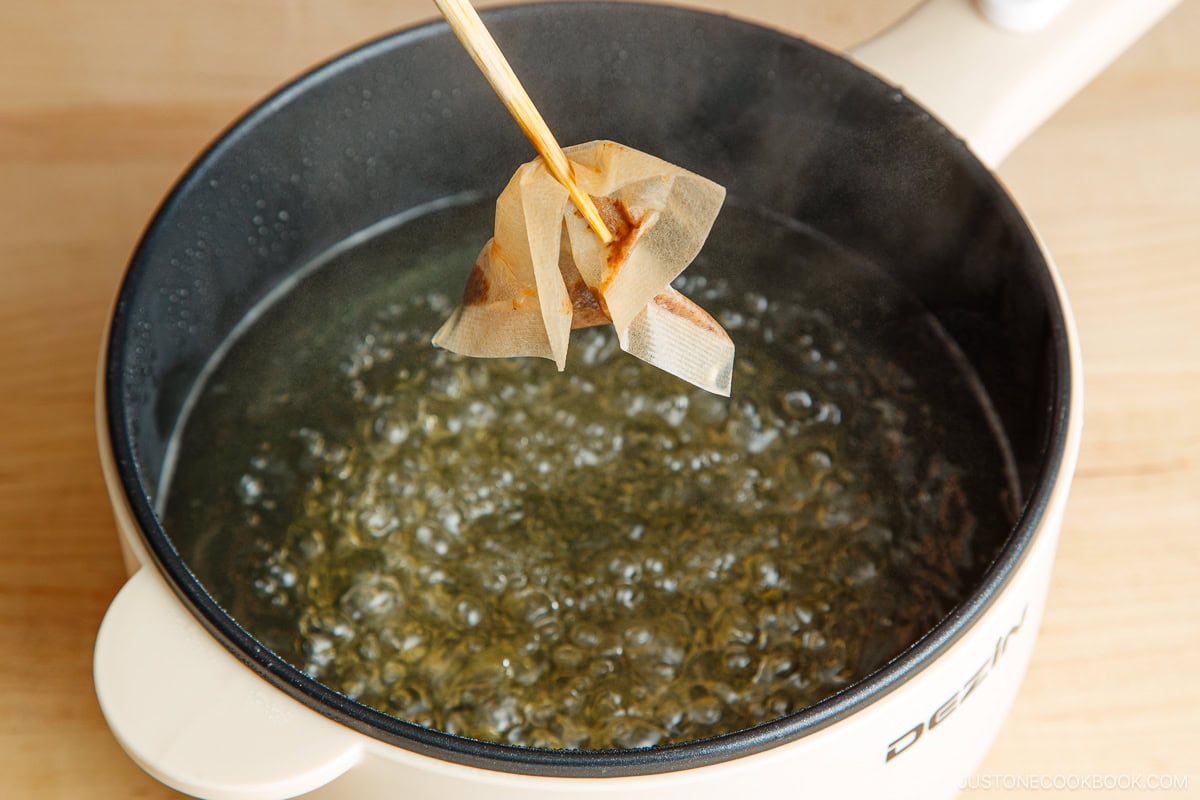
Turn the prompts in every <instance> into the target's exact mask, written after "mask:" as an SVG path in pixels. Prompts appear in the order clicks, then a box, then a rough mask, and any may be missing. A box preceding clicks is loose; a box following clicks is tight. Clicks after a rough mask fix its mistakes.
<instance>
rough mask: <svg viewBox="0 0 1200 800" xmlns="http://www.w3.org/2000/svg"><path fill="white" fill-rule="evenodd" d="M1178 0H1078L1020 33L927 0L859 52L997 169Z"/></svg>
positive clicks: (965, 0)
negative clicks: (1036, 28)
mask: <svg viewBox="0 0 1200 800" xmlns="http://www.w3.org/2000/svg"><path fill="white" fill-rule="evenodd" d="M1024 2H1025V4H1029V3H1031V2H1038V3H1047V2H1049V3H1054V4H1055V5H1061V3H1057V2H1056V0H1024ZM1178 2H1179V0H1073V2H1071V3H1069V4H1068V5H1067V7H1066V8H1065V9H1062V10H1061V12H1060V13H1058V14H1057V16H1054V17H1053V19H1052V20H1050V21H1049V22H1048V23H1046V24H1045V25H1044V27H1042V28H1041V29H1040V30H1037V31H1036V32H1031V33H1015V32H1013V31H1011V30H1004V29H1002V28H1000V27H998V26H996V25H993V24H991V23H989V22H988V21H987V20H986V19H984V17H983V15H982V14H981V13H980V11H979V10H977V8H976V7H975V6H974V5H973V4H972V3H970V2H969V0H927V1H926V2H925V3H924V4H923V5H921V6H920V7H918V8H917V9H916V10H915V11H914V12H913V13H912V14H910V15H909V16H908V17H906V18H904V19H903V20H901V21H900V22H899V23H898V24H897V25H896V26H894V27H892V28H890V29H888V30H886V31H884V32H883V33H882V34H880V35H879V36H878V37H876V38H875V39H872V40H871V41H869V42H867V43H865V44H863V45H861V46H859V47H858V48H856V49H855V50H854V51H853V52H852V56H853V57H854V59H855V60H856V61H858V62H859V63H860V64H862V65H863V66H865V67H866V68H867V69H870V70H871V71H873V72H876V73H878V74H879V75H880V76H882V77H884V78H885V79H886V80H888V81H889V82H891V83H894V84H896V85H898V86H900V87H901V88H902V89H903V90H904V91H905V92H906V93H907V94H908V95H909V96H911V97H912V98H913V99H915V100H916V101H917V102H919V103H921V104H922V105H924V106H925V107H927V108H928V109H929V110H930V111H932V112H933V113H934V114H936V115H937V116H938V117H939V118H940V119H941V120H942V121H943V122H945V123H946V125H947V126H948V127H949V128H950V129H951V130H953V131H954V132H955V133H957V134H958V135H959V136H962V137H963V138H964V139H965V140H966V141H967V143H968V144H969V145H970V146H971V149H972V150H973V151H974V152H975V154H976V155H977V156H978V157H979V159H980V160H981V161H983V162H984V163H985V164H988V165H990V166H995V165H996V164H998V163H1000V162H1001V161H1003V160H1004V158H1005V156H1007V155H1008V154H1009V153H1010V152H1011V151H1012V150H1013V148H1015V147H1016V146H1017V145H1018V144H1020V143H1021V141H1023V140H1024V139H1025V137H1026V136H1028V135H1029V134H1030V133H1032V132H1033V131H1034V130H1035V129H1036V128H1037V127H1038V126H1039V125H1041V124H1042V123H1043V122H1044V121H1045V120H1046V119H1047V118H1048V117H1049V116H1050V115H1051V114H1053V113H1054V112H1055V111H1056V110H1057V109H1058V107H1059V106H1061V105H1062V104H1063V103H1065V102H1066V101H1067V100H1069V99H1070V98H1071V97H1072V96H1073V95H1074V94H1075V93H1076V92H1078V91H1079V90H1080V89H1082V88H1083V87H1084V86H1085V85H1086V84H1087V83H1088V82H1089V81H1090V80H1091V79H1092V78H1093V77H1095V76H1096V75H1097V74H1098V73H1099V72H1101V71H1102V70H1103V69H1104V68H1105V67H1107V66H1108V65H1109V64H1110V63H1111V62H1112V61H1113V60H1114V59H1115V58H1116V57H1117V56H1118V55H1120V54H1121V53H1122V52H1123V51H1124V50H1125V49H1126V48H1127V47H1129V45H1131V44H1132V43H1133V42H1134V41H1136V40H1137V39H1138V38H1139V37H1140V36H1141V35H1142V34H1143V33H1145V32H1146V30H1148V29H1149V28H1150V27H1151V26H1152V25H1154V23H1156V22H1158V20H1160V19H1161V18H1162V17H1163V16H1165V15H1166V13H1167V12H1168V11H1170V10H1171V9H1172V8H1173V7H1174V6H1175V5H1176V4H1177V3H1178ZM992 5H996V4H995V3H993V4H992ZM993 11H994V9H993Z"/></svg>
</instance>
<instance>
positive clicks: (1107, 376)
mask: <svg viewBox="0 0 1200 800" xmlns="http://www.w3.org/2000/svg"><path fill="white" fill-rule="evenodd" d="M1080 2H1087V0H1080ZM700 5H708V6H710V7H718V6H720V5H722V4H721V3H717V2H709V3H700ZM724 5H729V4H728V3H725V4H724ZM911 5H912V2H911V1H907V2H906V0H869V1H863V2H857V3H852V4H848V3H834V2H830V1H829V0H793V1H792V2H783V0H778V1H777V2H775V1H772V0H757V1H752V2H746V3H744V4H738V10H737V13H738V14H739V15H741V16H745V17H749V18H753V19H760V20H766V21H768V22H770V23H771V24H773V25H774V26H776V27H781V28H784V29H786V30H790V31H793V32H797V33H802V34H803V35H806V36H807V37H809V38H812V39H815V40H818V41H822V42H825V43H828V44H830V45H831V46H834V47H844V46H846V45H848V44H850V43H852V42H854V41H857V40H859V39H861V38H862V37H864V36H866V35H868V34H870V33H872V32H874V31H875V30H877V29H878V28H880V27H882V26H883V25H884V24H885V23H886V22H887V21H888V20H889V19H890V18H894V17H896V16H897V15H898V14H900V13H902V12H903V11H904V10H905V9H906V8H908V7H909V6H911ZM433 13H434V9H433V6H432V4H428V3H427V2H423V0H387V1H386V2H385V1H384V0H338V2H334V1H333V0H327V1H326V2H321V0H254V1H253V2H243V1H242V0H205V2H182V0H107V1H106V2H103V3H94V2H89V0H40V1H39V2H34V3H6V4H5V8H4V11H3V12H2V13H0V53H3V60H4V63H5V68H4V69H3V70H2V71H0V797H4V798H101V799H106V798H130V797H139V798H152V797H154V798H156V797H175V796H178V795H176V794H175V793H173V792H171V791H169V790H167V789H165V788H163V787H161V786H160V785H158V784H156V783H155V782H154V781H153V780H151V779H150V778H148V777H147V776H145V775H144V774H143V773H142V772H141V771H140V770H139V769H138V768H137V767H136V766H134V765H133V763H132V762H131V761H130V760H129V759H128V758H127V757H126V756H125V755H124V754H123V752H122V751H121V749H120V748H119V747H118V745H117V743H116V742H115V741H114V740H113V738H112V736H111V735H110V733H109V731H108V729H107V728H106V727H105V725H104V722H103V720H102V718H101V716H100V712H99V709H98V707H97V704H96V700H95V697H94V695H93V693H92V684H91V649H92V644H93V641H94V636H95V631H96V628H97V626H98V625H99V622H100V618H101V616H102V614H103V613H104V609H105V607H106V606H107V604H108V602H109V600H110V599H111V598H112V596H113V594H114V593H115V592H116V591H117V589H118V588H119V587H120V585H121V583H122V579H123V574H122V567H121V561H120V556H119V552H118V548H117V543H116V536H115V532H114V528H113V523H112V519H111V515H110V511H109V505H108V499H107V496H106V494H105V490H104V487H103V485H102V482H101V477H100V469H99V464H98V460H97V456H96V445H95V431H94V424H93V419H92V386H93V376H94V370H95V363H96V357H97V351H98V347H99V343H100V336H101V330H102V328H103V326H104V321H105V318H106V316H107V314H108V313H109V307H110V303H111V301H112V298H113V295H114V292H115V290H116V287H117V284H118V282H119V280H120V277H121V274H122V271H123V269H124V266H125V263H126V260H127V258H128V255H129V253H130V251H131V249H132V247H133V245H134V243H135V241H136V239H137V236H138V235H139V233H140V231H141V229H142V226H143V225H144V224H145V222H146V220H147V219H148V218H149V216H150V215H151V213H152V212H153V210H154V207H155V205H156V203H157V201H158V200H159V198H161V197H162V195H163V194H164V192H165V191H166V189H167V188H168V187H169V185H170V184H171V182H172V180H173V179H174V178H175V177H176V176H177V175H178V174H179V173H180V171H181V170H182V169H183V167H184V166H185V165H186V164H187V163H188V161H189V160H190V159H191V158H192V157H193V156H194V155H195V154H196V153H197V152H199V150H200V149H201V148H202V147H203V146H204V145H205V144H206V143H207V142H208V141H209V140H210V139H211V138H212V137H213V136H214V135H215V134H216V133H217V132H218V131H219V130H220V129H221V128H223V127H224V125H225V124H226V123H227V122H228V121H230V120H231V119H232V118H233V117H235V116H236V115H237V114H238V113H239V112H240V111H241V110H243V109H244V108H245V107H247V106H248V105H249V104H251V103H252V102H253V101H254V100H256V99H257V98H259V97H261V96H262V95H264V94H265V93H266V92H268V91H269V90H270V89H271V88H272V87H274V86H275V85H277V84H279V83H280V82H282V81H283V80H285V79H287V78H288V77H289V76H291V75H294V74H296V73H298V72H300V71H302V70H303V69H304V68H306V67H307V66H309V65H310V64H312V63H314V62H315V61H317V60H320V59H323V58H325V57H326V56H328V55H330V54H332V53H335V52H338V51H340V50H344V49H346V48H347V47H349V46H351V45H352V44H354V43H356V42H358V41H361V40H363V39H366V38H369V37H372V36H374V35H377V34H379V33H380V32H383V31H386V30H388V29H391V28H395V27H399V26H403V25H405V24H407V23H409V22H411V21H413V20H416V19H422V18H429V17H432V16H433ZM1197 42H1200V2H1198V0H1184V2H1183V3H1182V4H1181V6H1180V7H1179V8H1178V9H1177V10H1176V11H1174V12H1173V13H1172V14H1171V16H1169V17H1168V18H1167V19H1166V21H1165V22H1163V23H1162V24H1160V25H1159V26H1158V27H1157V28H1155V29H1154V30H1153V31H1152V32H1151V33H1150V34H1149V35H1148V36H1147V37H1146V38H1145V39H1143V40H1142V41H1141V42H1140V43H1138V44H1137V45H1135V46H1134V48H1133V49H1132V50H1130V51H1129V52H1128V53H1127V54H1126V55H1125V56H1123V57H1122V58H1121V59H1120V60H1119V61H1118V62H1117V63H1116V64H1115V65H1114V66H1113V67H1111V68H1110V69H1109V70H1108V71H1107V72H1106V73H1105V74H1104V75H1102V76H1101V77H1100V78H1099V79H1097V80H1096V81H1095V82H1094V83H1093V84H1092V85H1090V86H1089V87H1087V88H1086V89H1085V90H1084V91H1083V92H1082V93H1081V94H1080V95H1079V96H1078V97H1076V98H1075V99H1074V100H1073V101H1072V102H1071V103H1070V104H1069V105H1068V106H1066V107H1065V108H1064V109H1063V110H1062V111H1061V112H1060V113H1058V114H1057V115H1056V116H1055V117H1054V118H1053V119H1051V120H1050V121H1049V122H1048V123H1047V124H1046V125H1045V126H1044V127H1043V128H1042V129H1041V130H1039V131H1038V132H1037V133H1035V134H1034V135H1033V137H1032V138H1031V139H1029V140H1028V141H1027V142H1026V143H1025V144H1024V145H1022V146H1021V147H1020V149H1019V150H1018V151H1017V152H1016V153H1015V154H1014V155H1013V156H1012V157H1011V158H1010V159H1009V160H1008V161H1007V162H1006V163H1005V164H1004V165H1003V167H1002V168H1001V169H1000V170H999V172H1000V175H1001V177H1002V178H1003V179H1004V181H1005V182H1006V183H1007V185H1008V186H1009V188H1010V189H1011V191H1012V193H1013V194H1014V196H1015V197H1016V198H1017V200H1018V202H1019V203H1020V204H1021V205H1022V206H1023V208H1024V209H1025V211H1026V212H1027V213H1028V215H1029V217H1030V218H1031V219H1032V220H1033V221H1034V222H1035V224H1036V225H1037V226H1038V228H1039V230H1040V231H1041V233H1042V235H1043V237H1044V239H1045V241H1046V242H1047V244H1048V246H1049V249H1050V251H1051V252H1052V253H1053V255H1054V257H1055V259H1056V260H1057V263H1058V265H1059V267H1060V268H1061V271H1062V273H1063V276H1064V279H1065V282H1066V285H1067V288H1068V291H1069V293H1070V296H1071V299H1072V302H1073V304H1074V308H1075V312H1076V315H1077V317H1078V321H1079V327H1080V330H1081V335H1082V343H1083V351H1084V361H1085V374H1086V384H1087V385H1086V395H1087V400H1086V425H1085V434H1084V442H1083V450H1082V454H1081V458H1080V463H1079V472H1078V477H1077V479H1076V482H1075V488H1074V491H1073V494H1072V497H1071V501H1070V506H1069V508H1068V512H1067V519H1066V527H1065V530H1064V533H1063V539H1062V544H1061V548H1060V554H1059V559H1058V563H1057V566H1056V569H1055V573H1054V579H1053V588H1052V591H1051V595H1050V600H1049V607H1048V610H1047V614H1046V618H1045V623H1044V627H1043V630H1042V633H1041V638H1040V640H1039V641H1038V644H1037V650H1036V653H1035V655H1034V659H1033V664H1032V667H1031V669H1030V672H1029V676H1028V678H1027V680H1026V682H1025V685H1024V687H1023V689H1022V691H1021V694H1020V697H1019V699H1018V700H1017V704H1016V707H1015V709H1014V711H1013V714H1012V716H1011V717H1010V718H1009V720H1008V721H1007V723H1006V724H1005V727H1004V730H1003V732H1002V734H1001V736H1000V739H999V740H998V742H997V743H996V745H995V747H994V749H993V750H992V752H991V754H990V755H989V756H988V758H987V760H986V762H985V764H984V766H983V768H982V770H981V774H983V775H989V776H1007V777H1005V778H1004V779H1006V780H1010V781H1011V780H1017V781H1018V782H1019V781H1021V780H1023V779H1025V778H1027V777H1028V776H1043V777H1049V778H1054V777H1055V776H1066V778H1070V777H1071V776H1075V778H1076V779H1078V778H1080V777H1087V776H1097V775H1099V776H1117V777H1120V776H1129V777H1130V778H1138V777H1140V778H1143V779H1144V778H1145V777H1146V776H1151V775H1154V776H1158V775H1171V776H1176V777H1177V778H1183V779H1186V780H1188V788H1187V790H1185V791H1182V792H1178V791H1177V792H1161V791H1160V792H1153V791H1150V790H1149V789H1146V788H1143V789H1137V788H1131V789H1128V790H1125V791H1115V792H1108V793H1107V794H1108V795H1110V796H1111V795H1115V796H1119V797H1136V796H1140V795H1142V794H1150V795H1155V796H1159V795H1167V796H1181V795H1182V796H1186V795H1188V794H1193V793H1195V794H1200V744H1198V736H1200V680H1198V676H1200V255H1198V254H1200V154H1198V151H1200V46H1197ZM993 785H995V784H993ZM992 793H993V792H992V791H987V790H984V789H975V790H969V791H967V792H965V793H964V796H965V797H983V796H985V795H988V794H992ZM1089 793H1090V792H1089V791H1087V790H1079V791H1045V790H1031V789H1030V790H1020V789H1018V790H1015V791H1012V792H1004V793H1003V794H1007V795H1009V796H1013V797H1041V796H1049V795H1051V794H1053V795H1054V796H1078V795H1083V794H1089Z"/></svg>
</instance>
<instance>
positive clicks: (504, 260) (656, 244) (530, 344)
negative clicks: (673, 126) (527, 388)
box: [433, 141, 733, 396]
mask: <svg viewBox="0 0 1200 800" xmlns="http://www.w3.org/2000/svg"><path fill="white" fill-rule="evenodd" d="M564 152H565V153H566V155H567V158H568V160H569V161H570V162H571V165H572V167H573V169H574V172H575V180H576V183H577V184H578V185H579V187H580V188H581V189H582V190H583V191H585V192H587V193H589V194H591V195H592V198H593V200H594V201H595V203H596V206H597V209H598V210H599V211H600V214H601V216H602V217H603V219H604V222H605V225H606V226H607V227H608V229H609V231H610V232H611V233H612V234H613V236H614V239H613V241H612V242H610V243H609V244H607V245H606V244H604V243H603V242H602V241H601V240H600V237H598V236H597V235H596V234H595V232H594V231H592V230H591V228H590V227H589V226H588V223H587V221H586V220H585V219H584V218H583V215H582V214H580V213H579V212H578V211H577V210H576V209H575V207H574V205H572V203H571V201H570V199H569V196H568V194H567V191H566V189H564V188H563V187H562V186H561V185H560V184H559V183H558V181H556V180H555V179H554V178H553V177H552V176H551V175H550V173H549V172H548V171H547V170H546V168H545V166H544V165H543V163H542V160H541V159H540V158H537V159H534V160H533V161H531V162H529V163H528V164H525V165H523V166H522V167H521V168H520V169H518V170H517V173H516V174H515V175H514V176H513V178H512V180H511V181H509V183H508V186H507V187H505V189H504V191H503V192H502V193H501V195H500V198H499V199H498V200H497V201H496V225H495V235H494V238H493V239H491V240H490V241H489V242H488V243H487V244H486V245H485V246H484V248H483V251H482V252H481V253H480V255H479V258H478V260H477V261H476V263H475V266H474V268H473V269H472V271H471V276H470V278H469V279H468V280H467V286H466V289H465V291H464V292H463V302H462V305H461V306H459V307H458V308H457V309H455V310H454V312H453V314H452V315H451V317H450V319H449V320H447V321H446V323H445V324H444V325H443V326H442V328H441V330H439V331H438V332H437V334H436V335H435V336H434V338H433V343H434V344H435V345H438V346H439V347H444V348H446V349H448V350H452V351H454V352H457V353H462V354H464V355H469V356H482V357H505V356H542V357H544V358H549V359H552V360H553V361H554V362H555V363H556V364H557V365H558V368H559V369H560V370H561V369H563V368H564V366H565V363H566V353H567V344H568V341H569V339H570V333H571V330H572V329H573V328H582V327H589V326H593V325H601V324H608V323H611V324H612V325H613V327H615V328H616V331H617V340H618V342H619V343H620V345H621V348H622V349H623V350H625V351H626V352H628V353H630V354H631V355H634V356H637V357H638V358H640V359H642V360H643V361H646V362H648V363H650V364H653V365H654V366H656V367H658V368H660V369H662V370H665V371H666V372H669V373H671V374H672V375H675V376H677V377H680V378H683V379H684V380H686V381H688V382H690V383H693V384H695V385H696V386H699V387H701V388H703V389H706V390H708V391H710V392H714V393H716V394H721V395H725V396H728V395H729V392H730V384H731V380H732V374H733V342H732V341H730V339H729V336H728V334H726V333H725V331H724V329H722V328H721V326H720V325H718V324H717V322H716V320H714V319H713V318H712V317H711V316H709V314H708V313H707V312H705V311H704V310H703V309H702V308H700V307H699V306H697V305H696V304H695V303H693V302H692V301H691V300H689V299H688V298H686V297H684V296H683V295H682V294H680V293H679V292H678V291H676V290H674V289H672V288H671V282H672V281H673V280H674V279H675V278H676V277H677V276H678V275H679V274H680V273H681V272H683V270H684V269H685V268H686V267H687V266H688V264H690V263H691V262H692V259H694V258H695V257H696V254H697V253H699V252H700V248H701V246H702V245H703V244H704V240H705V239H706V238H707V237H708V232H709V230H710V229H711V228H712V224H713V221H714V220H715V219H716V216H717V212H718V211H719V210H720V207H721V203H722V201H723V200H724V198H725V190H724V188H722V187H721V186H718V185H717V184H715V183H713V182H712V181H709V180H707V179H705V178H702V177H700V176H699V175H695V174H693V173H691V172H688V171H687V170H684V169H681V168H679V167H676V166H674V165H673V164H669V163H667V162H666V161H663V160H661V159H658V158H654V157H653V156H649V155H647V154H645V153H641V152H639V151H637V150H633V149H632V148H629V147H625V146H624V145H620V144H617V143H615V142H605V141H598V142H589V143H587V144H581V145H577V146H575V147H569V148H567V149H566V150H565V151H564Z"/></svg>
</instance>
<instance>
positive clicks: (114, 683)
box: [94, 567, 361, 800]
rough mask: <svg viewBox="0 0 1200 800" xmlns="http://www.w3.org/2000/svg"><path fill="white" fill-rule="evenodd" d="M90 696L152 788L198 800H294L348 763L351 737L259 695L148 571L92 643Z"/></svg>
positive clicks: (263, 692)
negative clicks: (291, 799) (92, 689)
mask: <svg viewBox="0 0 1200 800" xmlns="http://www.w3.org/2000/svg"><path fill="white" fill-rule="evenodd" d="M94 670H95V681H96V696H97V698H98V699H99V701H100V708H101V710H102V711H103V712H104V717H105V719H106V720H107V721H108V724H109V727H111V728H112V730H113V733H114V734H115V735H116V737H117V739H118V741H120V743H121V746H122V747H124V748H125V751H126V752H127V753H129V755H130V756H131V757H132V758H133V759H134V761H136V762H137V763H138V764H139V765H140V766H141V767H142V768H143V769H145V770H146V771H147V772H148V773H150V774H151V775H153V776H154V777H155V778H157V779H158V780H160V781H162V782H163V783H165V784H167V785H168V786H171V787H173V788H175V789H178V790H179V791H181V792H186V793H187V794H191V795H196V796H198V797H205V798H209V799H210V800H267V799H268V798H272V799H275V800H281V799H282V798H288V797H295V796H296V795H299V794H302V793H304V792H308V791H311V790H313V789H316V788H318V787H320V786H324V785H325V784H327V783H329V782H330V781H332V780H333V779H335V778H337V777H338V776H339V775H341V774H342V773H343V772H345V771H346V770H347V769H349V768H350V767H352V766H354V764H355V763H357V762H358V760H359V757H360V750H361V746H360V744H359V743H358V741H356V740H358V739H360V737H358V736H357V734H355V733H353V732H352V731H350V730H349V729H347V728H343V727H342V726H340V725H337V724H336V723H334V722H332V721H330V720H328V719H326V718H325V717H322V716H321V715H320V714H317V713H316V712H314V711H311V710H310V709H308V708H307V707H305V706H304V705H302V704H300V703H298V702H297V701H295V700H293V699H291V698H290V697H288V696H287V695H285V694H284V693H283V692H281V691H279V690H278V689H275V688H274V687H273V686H270V685H269V684H267V683H266V682H265V681H263V680H262V678H260V677H258V676H257V675H255V674H254V673H253V672H252V671H251V670H250V669H249V668H248V667H246V666H245V665H243V664H242V663H241V662H239V661H238V660H237V659H236V658H234V657H233V655H231V654H230V653H229V652H228V651H227V650H225V649H224V648H223V647H222V646H221V645H220V644H219V643H218V642H217V641H216V640H215V639H213V637H212V636H210V635H209V634H208V633H207V632H206V631H205V630H204V629H203V628H202V627H201V626H200V624H199V623H198V622H197V621H196V620H195V619H194V618H193V617H192V615H191V614H189V613H188V612H187V610H186V609H185V608H184V607H183V605H182V603H181V602H180V601H179V600H178V599H177V598H176V597H175V596H174V595H173V594H172V593H171V590H170V589H169V588H167V585H166V583H164V581H163V579H162V578H161V577H160V576H159V574H158V573H157V572H156V571H155V570H154V569H153V568H150V567H143V568H142V569H140V570H138V572H137V573H136V574H134V576H133V577H132V578H130V579H129V581H128V582H126V584H125V586H123V587H122V588H121V591H120V592H119V593H118V594H117V596H116V599H114V600H113V602H112V605H111V606H109V609H108V612H107V613H106V614H105V616H104V622H103V623H101V625H100V632H99V634H98V635H97V638H96V652H95V662H94Z"/></svg>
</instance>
